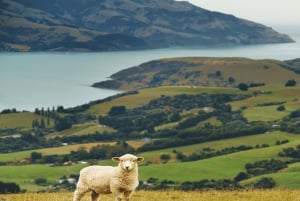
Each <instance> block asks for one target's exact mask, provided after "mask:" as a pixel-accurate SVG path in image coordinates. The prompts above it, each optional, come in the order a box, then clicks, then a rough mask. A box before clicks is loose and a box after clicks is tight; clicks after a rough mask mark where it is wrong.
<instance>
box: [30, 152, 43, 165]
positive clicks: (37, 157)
mask: <svg viewBox="0 0 300 201" xmlns="http://www.w3.org/2000/svg"><path fill="white" fill-rule="evenodd" d="M30 159H31V162H33V163H34V162H36V161H37V160H40V159H42V154H41V153H39V152H35V151H34V152H31V154H30Z"/></svg>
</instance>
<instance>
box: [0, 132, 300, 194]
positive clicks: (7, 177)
mask: <svg viewBox="0 0 300 201" xmlns="http://www.w3.org/2000/svg"><path fill="white" fill-rule="evenodd" d="M282 140H289V143H287V144H283V145H276V142H277V141H282ZM129 143H130V144H136V143H137V142H129ZM262 144H268V145H269V147H266V148H259V149H252V150H248V151H241V152H237V153H232V154H227V155H223V156H218V157H213V158H209V159H205V160H199V161H193V162H184V163H183V162H179V161H178V160H176V158H175V155H174V150H176V151H178V152H182V153H184V154H191V153H194V152H196V153H199V152H201V151H202V150H203V149H204V148H207V147H210V148H212V149H214V150H216V151H217V150H221V149H224V148H229V147H237V146H240V145H248V146H253V147H255V146H256V145H262ZM298 144H300V136H298V135H292V134H288V133H281V132H275V133H270V134H261V135H256V136H247V137H240V138H235V139H228V140H219V141H212V142H207V143H201V144H195V145H189V146H182V147H174V148H170V149H163V150H157V151H152V152H145V153H140V154H139V155H141V156H144V157H145V161H144V162H143V163H142V164H141V165H140V180H143V181H146V180H148V179H149V178H157V179H159V180H164V179H167V180H173V181H176V182H184V181H188V180H189V181H199V180H201V179H220V178H231V179H232V178H233V177H235V176H236V175H237V174H238V173H239V172H241V171H244V166H245V164H246V163H250V162H255V161H258V160H264V159H270V158H278V153H279V152H280V151H282V149H283V148H284V147H295V146H296V145H298ZM94 145H96V144H82V145H70V146H65V147H60V148H50V149H40V150H34V151H37V152H41V153H43V154H45V155H47V154H53V153H56V154H65V153H68V152H69V151H71V150H77V149H78V148H79V147H81V146H84V147H87V148H88V147H91V146H94ZM30 153H31V151H26V152H18V153H10V154H1V155H0V161H6V160H8V159H17V158H22V157H28V156H30ZM161 154H170V155H171V156H172V158H171V159H170V160H169V161H168V162H167V163H165V164H163V161H162V160H161V159H160V156H161ZM99 164H102V165H116V164H115V163H113V162H112V161H111V160H104V161H99ZM83 166H86V165H79V164H78V165H73V166H57V167H52V166H47V165H25V166H24V165H23V166H22V165H18V166H1V167H0V169H1V171H0V178H2V180H3V181H13V182H17V183H18V184H19V185H20V186H21V188H22V189H27V190H28V191H36V190H38V189H43V187H41V186H37V185H35V184H34V183H33V182H32V180H34V179H36V178H41V177H42V178H46V179H47V181H48V182H50V183H55V182H57V181H58V179H59V178H60V177H62V176H64V175H65V176H68V175H70V174H78V173H79V170H80V169H81V168H82V167H83ZM187 170H188V171H187ZM299 171H300V168H299V165H298V164H292V165H290V166H289V167H288V168H287V169H286V170H285V171H284V172H280V173H278V175H277V174H274V175H276V176H274V177H273V175H272V177H273V178H274V179H275V180H276V182H278V187H283V188H296V187H297V188H298V187H299V188H300V184H297V183H296V181H297V178H298V177H295V178H293V181H295V182H292V184H293V185H290V183H289V182H287V181H288V180H289V179H288V178H289V177H290V175H291V174H297V173H298V174H299ZM16 173H17V174H16ZM282 173H285V174H282ZM256 179H257V178H256ZM286 182H287V183H286Z"/></svg>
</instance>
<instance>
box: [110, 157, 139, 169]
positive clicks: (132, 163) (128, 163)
mask: <svg viewBox="0 0 300 201" xmlns="http://www.w3.org/2000/svg"><path fill="white" fill-rule="evenodd" d="M112 160H113V161H116V162H119V166H120V167H121V168H122V169H123V170H126V171H130V170H132V169H134V168H135V167H136V165H137V162H140V161H143V160H144V158H143V157H136V156H134V155H131V154H125V155H123V156H121V157H113V158H112Z"/></svg>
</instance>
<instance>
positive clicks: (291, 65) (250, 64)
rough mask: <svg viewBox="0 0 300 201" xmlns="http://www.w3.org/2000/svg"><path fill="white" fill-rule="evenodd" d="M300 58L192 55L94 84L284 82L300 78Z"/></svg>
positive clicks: (131, 87) (127, 86) (113, 86)
mask: <svg viewBox="0 0 300 201" xmlns="http://www.w3.org/2000/svg"><path fill="white" fill-rule="evenodd" d="M299 72H300V67H299V59H295V60H289V61H278V60H253V59H247V58H238V57H233V58H213V57H206V58H202V57H189V58H171V59H161V60H154V61H150V62H147V63H143V64H141V65H139V66H136V67H132V68H128V69H125V70H122V71H120V72H117V73H115V74H113V75H112V76H111V78H112V79H111V80H107V81H103V82H99V83H95V84H93V86H94V87H99V88H111V89H122V90H135V89H138V88H144V87H156V86H164V85H165V86H166V85H174V86H178V85H187V86H217V87H236V86H237V85H238V84H239V83H241V82H244V83H247V84H255V83H256V84H257V83H260V84H262V83H264V84H272V85H274V84H275V85H278V84H279V85H284V84H285V83H286V81H287V80H290V79H295V80H298V81H300V75H299Z"/></svg>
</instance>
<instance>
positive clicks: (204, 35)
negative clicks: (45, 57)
mask: <svg viewBox="0 0 300 201" xmlns="http://www.w3.org/2000/svg"><path fill="white" fill-rule="evenodd" d="M0 27H1V31H0V38H1V39H0V50H1V51H107V50H132V49H145V48H159V47H169V46H187V45H201V46H215V45H244V44H261V43H283V42H292V41H293V40H292V39H291V38H290V37H289V36H287V35H285V34H281V33H278V32H276V31H274V30H273V29H272V28H270V27H266V26H264V25H261V24H258V23H254V22H251V21H248V20H244V19H239V18H237V17H234V16H232V15H228V14H222V13H219V12H211V11H208V10H205V9H203V8H199V7H196V6H194V5H192V4H189V3H187V2H177V1H173V0H147V1H145V0H122V1H121V0H101V1H97V0H89V1H86V0H47V1H40V0H1V1H0Z"/></svg>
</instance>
